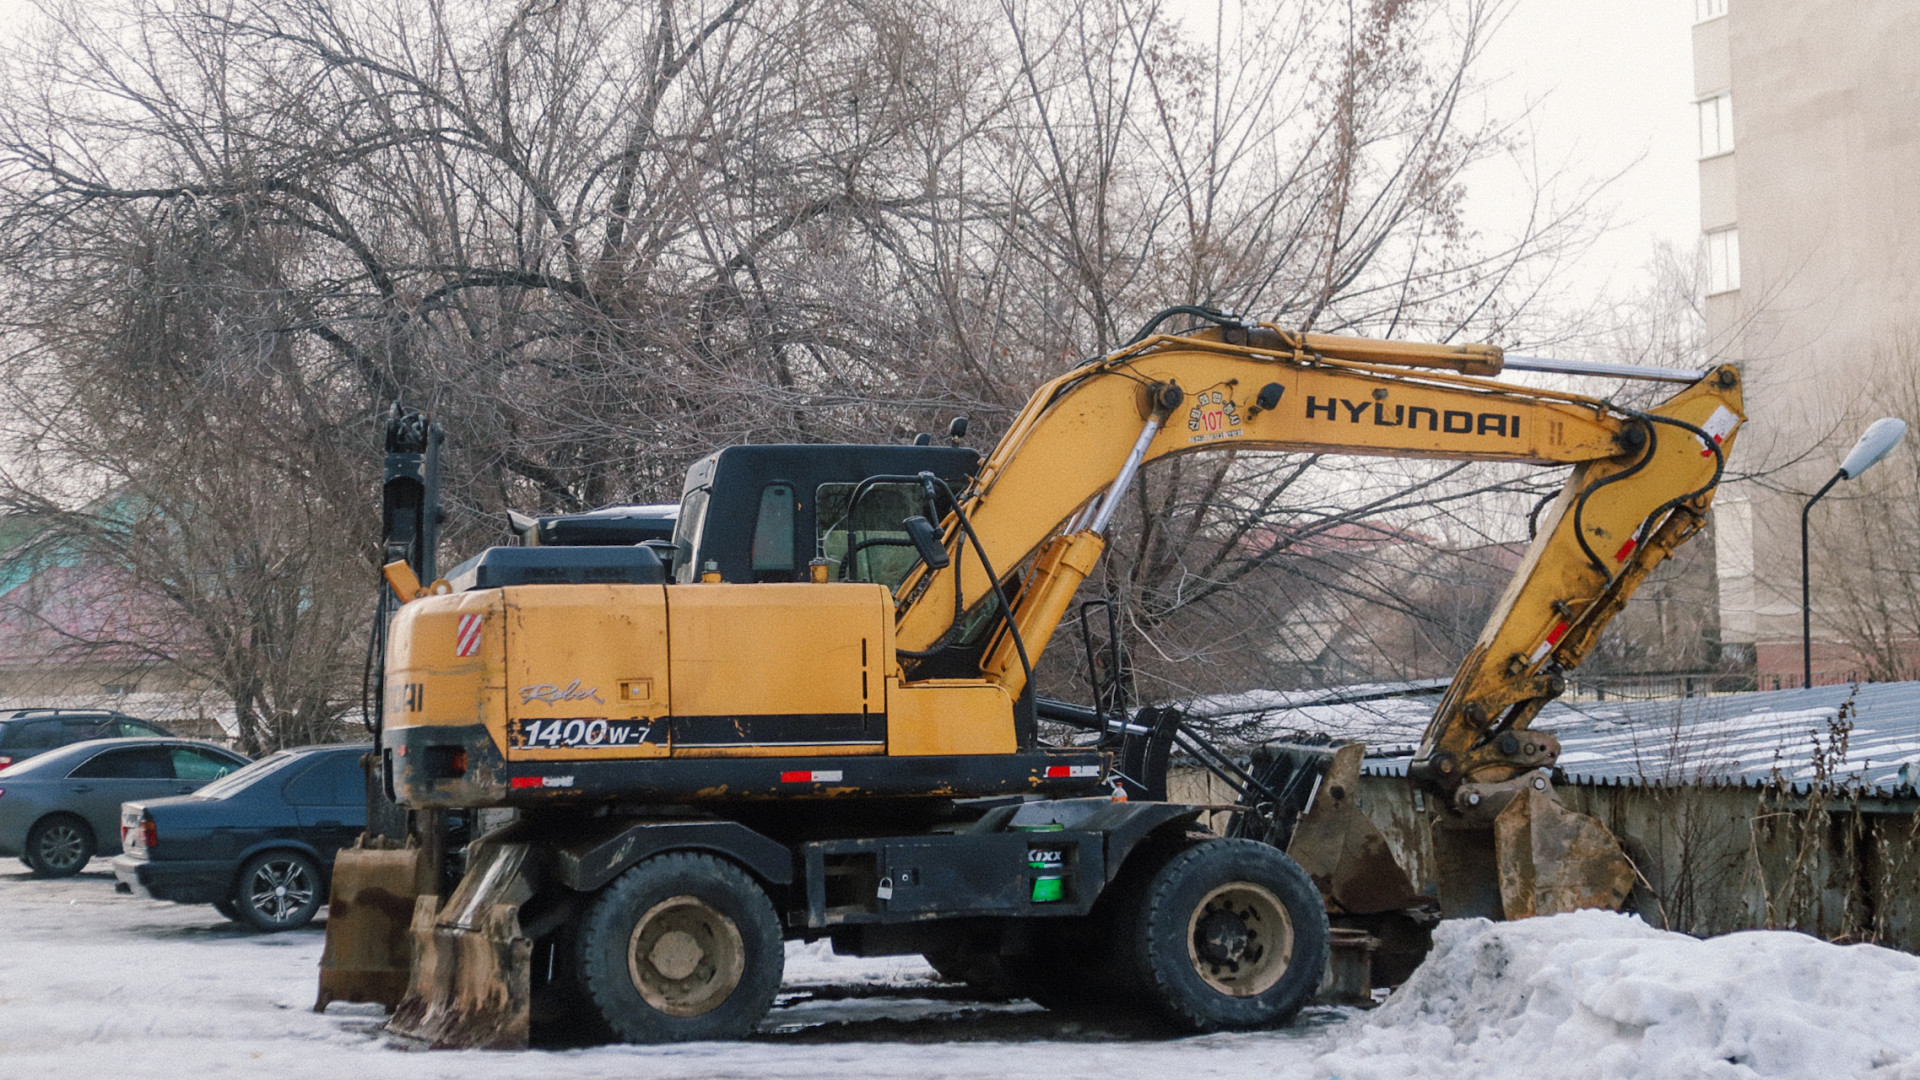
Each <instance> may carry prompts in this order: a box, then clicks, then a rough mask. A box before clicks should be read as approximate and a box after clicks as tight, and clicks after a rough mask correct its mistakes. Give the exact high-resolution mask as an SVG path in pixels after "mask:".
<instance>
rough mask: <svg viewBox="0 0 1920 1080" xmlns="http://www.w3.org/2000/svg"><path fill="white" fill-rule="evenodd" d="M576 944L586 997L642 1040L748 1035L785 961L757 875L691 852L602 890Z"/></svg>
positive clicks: (627, 1034)
mask: <svg viewBox="0 0 1920 1080" xmlns="http://www.w3.org/2000/svg"><path fill="white" fill-rule="evenodd" d="M578 948H579V965H578V971H579V980H580V988H581V990H582V992H583V993H584V994H585V996H586V998H587V1001H588V1002H589V1003H590V1004H591V1005H592V1006H593V1008H594V1010H595V1011H596V1012H598V1013H599V1014H600V1018H601V1019H602V1020H603V1021H605V1023H606V1025H607V1027H609V1028H611V1029H612V1030H613V1032H614V1034H615V1035H617V1036H618V1037H620V1038H622V1039H624V1040H626V1041H627V1042H635V1043H656V1042H689V1041H695V1040H703V1039H737V1038H741V1037H742V1036H745V1035H746V1034H748V1033H749V1032H751V1031H752V1030H753V1026H754V1024H756V1023H758V1022H759V1020H760V1018H761V1017H762V1016H765V1015H766V1012H767V1009H768V1008H769V1007H770V1006H771V1005H772V1004H773V995H774V994H775V993H776V992H777V991H778V990H779V989H780V979H781V976H782V974H783V973H784V970H785V967H786V952H785V950H784V948H783V947H782V945H781V936H780V920H779V917H778V916H777V915H775V914H774V910H773V904H772V903H771V902H770V901H768V899H767V894H766V893H765V892H763V891H762V890H761V888H760V886H759V885H758V884H757V883H756V882H755V881H754V880H753V878H751V877H749V876H748V875H747V873H746V871H744V870H742V869H740V868H739V867H738V866H735V865H734V864H732V863H730V862H726V861H725V860H722V859H718V858H715V857H713V856H711V855H699V854H695V853H692V852H684V851H678V852H669V853H668V854H665V855H657V856H655V857H653V858H651V859H647V860H645V861H643V862H641V863H639V864H637V865H635V866H634V867H633V868H632V869H629V870H628V871H627V872H626V873H624V874H622V875H620V876H619V877H618V878H616V879H614V882H613V884H611V885H608V886H607V887H606V888H605V889H602V890H601V891H600V893H599V895H597V896H595V897H594V899H593V902H592V903H591V904H590V905H589V906H588V908H587V914H586V918H585V919H584V920H583V922H582V925H581V928H580V934H579V944H578Z"/></svg>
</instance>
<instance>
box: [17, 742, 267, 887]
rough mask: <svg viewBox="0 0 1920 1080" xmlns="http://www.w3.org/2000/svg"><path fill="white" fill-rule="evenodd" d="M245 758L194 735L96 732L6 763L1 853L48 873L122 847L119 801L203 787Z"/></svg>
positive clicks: (62, 872)
mask: <svg viewBox="0 0 1920 1080" xmlns="http://www.w3.org/2000/svg"><path fill="white" fill-rule="evenodd" d="M246 764H247V759H246V758H244V757H242V756H240V755H239V754H236V753H234V752H233V751H231V750H228V749H225V748H224V747H220V746H215V745H214V744H212V743H205V742H195V741H193V740H191V739H96V740H94V741H92V742H82V743H74V744H72V745H69V746H63V747H60V748H58V749H55V750H48V751H46V752H45V753H42V754H39V755H36V756H35V757H32V758H29V759H28V760H26V761H23V762H21V763H19V764H18V765H13V766H9V767H8V768H5V769H0V855H17V856H19V857H20V859H21V861H22V862H25V863H26V864H27V865H28V866H29V867H31V868H32V869H33V872H34V873H36V874H39V875H40V876H42V877H66V876H67V875H69V874H77V873H79V872H80V871H81V869H83V868H84V867H85V866H86V865H87V860H88V859H91V858H93V857H94V856H95V855H112V854H114V853H115V852H117V851H119V850H120V804H121V803H123V802H126V801H127V800H128V799H150V798H156V797H159V796H165V795H182V794H186V793H189V792H193V791H198V790H199V789H200V788H201V787H202V786H204V785H205V784H207V783H209V782H211V781H213V780H217V779H219V778H220V777H223V776H226V775H228V774H229V773H232V772H234V771H235V770H237V769H239V768H241V767H242V766H244V765H246Z"/></svg>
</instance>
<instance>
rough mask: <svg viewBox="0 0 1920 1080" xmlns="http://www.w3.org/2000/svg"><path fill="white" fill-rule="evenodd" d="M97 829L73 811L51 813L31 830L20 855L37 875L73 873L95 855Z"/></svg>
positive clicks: (80, 869)
mask: <svg viewBox="0 0 1920 1080" xmlns="http://www.w3.org/2000/svg"><path fill="white" fill-rule="evenodd" d="M93 852H94V841H93V830H92V829H89V828H87V823H86V822H84V821H81V820H80V819H79V818H77V817H74V816H73V815H71V814H49V815H47V816H46V817H43V818H41V819H40V820H39V821H36V822H34V823H33V828H31V829H28V830H27V848H26V851H25V852H24V853H23V854H22V855H21V856H20V858H21V860H22V861H24V862H25V863H26V864H27V866H28V868H30V869H31V870H32V871H33V872H34V875H35V876H37V877H49V878H59V877H72V876H73V875H75V874H77V873H79V872H80V871H82V870H84V869H86V867H87V860H89V859H91V858H93Z"/></svg>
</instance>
